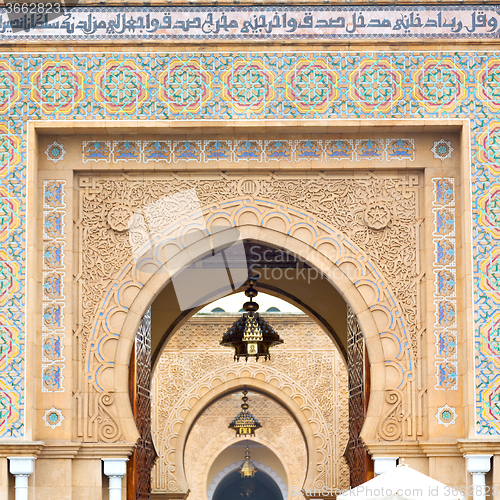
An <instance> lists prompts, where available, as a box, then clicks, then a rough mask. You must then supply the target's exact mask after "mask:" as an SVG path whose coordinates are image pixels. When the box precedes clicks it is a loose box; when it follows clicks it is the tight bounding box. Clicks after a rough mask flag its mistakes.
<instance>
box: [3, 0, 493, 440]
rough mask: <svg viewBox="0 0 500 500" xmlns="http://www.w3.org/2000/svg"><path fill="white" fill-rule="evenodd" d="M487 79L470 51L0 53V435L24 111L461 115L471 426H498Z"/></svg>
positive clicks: (85, 116)
mask: <svg viewBox="0 0 500 500" xmlns="http://www.w3.org/2000/svg"><path fill="white" fill-rule="evenodd" d="M443 8H445V7H443ZM466 8H467V7H464V9H466ZM481 8H486V6H481ZM471 12H472V11H471ZM476 19H477V17H476ZM125 35H126V33H125ZM499 78H500V53H497V52H479V51H468V52H466V51H462V52H460V51H454V52H436V51H434V52H419V51H408V52H368V53H366V52H364V53H357V52H346V53H339V52H330V53H329V52H311V53H307V52H300V53H298V52H276V51H274V52H272V53H265V52H260V53H234V54H231V53H208V52H203V53H187V52H184V53H152V52H147V53H116V54H113V53H96V52H93V53H89V54H86V53H55V54H54V53H52V54H51V53H45V54H37V53H31V54H26V53H19V54H16V53H4V54H1V55H0V81H1V82H2V84H1V85H0V160H1V161H0V179H1V183H0V192H1V195H0V241H1V243H2V245H1V253H0V281H1V282H2V287H1V288H0V336H1V343H0V344H1V345H2V349H3V350H2V356H1V357H0V387H1V389H2V392H1V393H0V437H20V436H22V435H23V432H24V430H23V426H24V343H25V319H24V306H25V302H24V301H25V259H26V241H25V239H26V236H25V212H26V154H27V142H26V140H27V139H26V134H27V122H28V120H31V121H35V120H52V121H55V120H79V121H83V120H92V121H96V120H99V119H109V120H128V119H134V120H186V121H189V120H231V119H246V120H254V119H268V120H290V121H293V120H295V119H314V120H321V119H343V120H351V119H353V120H357V119H379V120H380V119H388V120H389V119H407V120H408V119H448V118H459V119H467V120H469V123H470V137H471V144H470V150H471V183H472V185H471V189H472V215H473V241H474V262H473V273H474V276H473V279H474V306H475V312H474V320H475V322H474V335H475V337H474V339H475V347H476V412H477V413H476V425H477V427H476V431H477V433H478V435H497V436H498V435H500V346H499V345H498V341H497V338H498V330H499V328H500V312H499V310H500V292H499V290H500V280H499V278H498V276H499V275H500V229H499V226H500V215H499V214H500V169H499V167H498V165H500V120H499V119H498V113H499V112H500V88H499V86H498V81H499ZM254 142H255V141H254ZM239 145H240V146H242V147H241V148H240V149H239V152H238V154H239V157H238V159H239V160H241V161H247V158H249V157H257V158H258V157H259V155H260V154H261V152H260V150H259V147H258V145H257V144H254V143H252V141H250V143H249V144H245V145H241V144H239ZM107 147H108V148H110V149H111V148H113V144H108V145H107ZM142 147H143V154H146V153H145V152H146V151H147V149H146V147H145V146H144V145H142ZM42 151H43V149H42ZM235 151H236V147H235V149H234V150H233V155H235V154H236V153H235ZM295 151H297V147H295ZM339 151H340V152H339V153H338V154H342V155H350V154H351V150H350V145H349V143H343V144H342V145H341V147H340V148H339ZM366 151H368V149H367V150H366ZM325 152H327V150H325ZM95 154H96V155H98V154H101V155H104V156H106V155H107V154H108V153H107V152H106V150H104V151H96V152H95ZM133 154H135V153H132V156H133ZM148 154H149V155H150V156H149V161H153V160H155V161H156V160H158V161H161V160H162V159H163V156H165V155H166V154H170V153H169V152H168V151H167V150H161V148H160V149H156V148H154V147H153V148H150V150H149V152H148ZM217 154H221V155H223V154H224V151H221V152H218V153H217ZM352 154H353V155H354V153H353V152H352ZM162 155H163V156H162ZM113 158H115V157H114V156H113V157H111V156H109V162H111V161H113ZM262 158H263V157H262ZM353 158H354V156H353ZM129 161H130V160H129ZM262 161H263V160H262ZM446 161H449V160H444V162H443V165H446ZM436 208H437V207H436ZM47 210H48V209H47ZM45 271H46V272H49V270H45ZM436 299H437V298H436Z"/></svg>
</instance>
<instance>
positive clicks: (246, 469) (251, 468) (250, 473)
mask: <svg viewBox="0 0 500 500" xmlns="http://www.w3.org/2000/svg"><path fill="white" fill-rule="evenodd" d="M256 472H257V467H255V465H254V464H253V462H252V461H251V460H250V448H249V447H248V446H247V449H246V450H245V461H244V462H243V464H242V465H241V467H240V474H241V477H244V478H249V477H254V476H255V473H256Z"/></svg>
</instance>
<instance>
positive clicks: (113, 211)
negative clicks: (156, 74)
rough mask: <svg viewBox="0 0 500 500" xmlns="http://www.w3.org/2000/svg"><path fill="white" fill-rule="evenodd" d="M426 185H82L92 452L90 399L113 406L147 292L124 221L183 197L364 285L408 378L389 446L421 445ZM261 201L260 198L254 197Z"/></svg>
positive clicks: (83, 314)
mask: <svg viewBox="0 0 500 500" xmlns="http://www.w3.org/2000/svg"><path fill="white" fill-rule="evenodd" d="M418 184H419V177H418V176H416V175H415V176H413V175H410V176H408V175H390V176H389V175H379V176H376V175H374V174H366V175H365V174H361V173H360V174H358V175H356V176H355V177H354V178H353V177H349V178H346V177H345V176H342V175H333V174H332V175H326V174H323V173H318V174H308V175H307V176H302V177H301V175H300V174H297V173H295V174H294V175H293V177H290V176H287V175H281V174H280V175H277V174H276V175H274V174H269V175H258V176H247V177H245V176H243V177H241V176H230V175H228V174H218V173H210V174H204V175H203V176H201V175H199V174H191V175H180V174H175V175H174V174H162V175H156V176H154V177H147V178H143V177H141V178H134V177H127V178H124V177H122V176H111V175H106V176H95V177H81V178H80V206H79V208H80V215H79V217H80V218H79V222H78V229H79V234H80V255H81V257H80V272H79V275H78V284H79V290H80V300H79V304H82V307H81V310H80V313H79V314H80V320H79V329H78V330H77V332H76V335H77V338H78V343H79V348H80V354H79V360H80V362H81V363H82V367H83V369H82V370H80V373H82V372H83V373H86V374H87V375H86V378H85V380H80V381H79V382H78V389H77V391H76V398H77V400H78V404H79V405H80V404H83V405H84V406H83V407H82V409H81V410H79V414H80V415H82V416H83V420H82V422H81V423H79V433H80V435H81V436H82V437H83V439H84V440H87V441H90V442H92V441H94V440H98V439H99V437H98V435H96V434H95V432H94V431H93V430H92V429H93V427H92V426H89V425H87V424H86V423H85V421H86V420H88V421H89V422H95V418H96V415H97V414H96V409H97V407H95V408H94V410H93V411H91V410H90V408H89V407H88V405H87V407H85V405H86V404H87V403H85V398H83V397H82V394H84V393H86V392H90V393H104V394H106V395H107V396H108V397H110V398H112V390H113V388H112V385H111V384H110V383H109V381H108V380H106V379H105V378H104V377H103V376H101V375H100V374H101V373H106V372H107V371H106V370H103V369H102V368H103V367H110V368H112V366H113V353H114V352H115V349H116V342H117V332H119V331H120V328H121V324H123V318H124V317H125V315H126V311H127V307H128V306H129V305H130V303H131V301H132V300H133V298H134V297H135V296H136V295H137V294H138V293H139V291H140V290H141V288H142V286H143V284H142V283H141V282H140V281H139V279H138V278H137V276H136V275H135V272H134V262H133V260H132V250H131V246H130V242H129V236H128V232H127V231H124V230H123V227H124V224H125V223H124V221H125V220H126V217H127V214H133V213H134V212H137V211H138V210H141V209H142V208H143V207H145V206H149V207H156V206H159V200H161V199H162V198H164V197H168V196H173V197H175V194H176V193H179V192H181V191H183V192H187V191H189V192H194V193H196V196H197V197H198V199H199V201H200V205H201V207H202V215H203V217H209V216H210V217H211V219H212V220H213V219H216V220H218V221H223V222H224V224H225V225H227V226H228V227H235V226H236V227H237V226H238V224H239V221H241V220H246V221H247V223H248V221H251V224H254V225H256V226H261V227H271V228H273V229H274V230H278V231H280V232H283V233H284V234H290V235H293V236H294V237H297V238H299V239H301V240H302V241H304V242H306V243H308V244H309V245H310V247H311V248H317V249H318V250H319V251H320V252H321V253H324V254H325V255H327V256H328V258H330V259H331V260H333V261H334V262H335V263H336V264H337V265H338V266H340V267H341V268H342V266H343V265H344V266H347V267H350V266H351V264H354V266H353V267H352V272H354V273H355V274H356V276H353V277H351V279H352V280H353V282H354V283H355V286H356V287H357V288H358V290H359V291H360V292H361V293H362V294H364V292H366V293H367V295H366V296H365V295H364V296H365V298H367V297H369V298H367V303H368V305H369V307H370V309H371V310H372V311H376V312H377V314H378V315H379V316H382V317H384V318H386V319H384V320H383V322H385V323H386V324H387V325H389V326H388V328H387V330H386V331H384V332H381V339H382V342H383V343H384V349H386V350H387V352H393V353H395V354H394V356H393V357H392V358H390V362H389V363H388V365H387V366H388V367H391V366H394V368H395V369H396V372H397V373H398V374H399V375H398V377H400V378H399V380H398V381H397V382H396V384H395V385H396V386H395V387H394V388H389V389H390V390H391V391H398V393H399V394H400V396H401V401H402V404H403V412H404V420H405V421H406V422H408V423H407V425H406V426H402V428H401V432H400V433H398V434H396V435H393V436H391V439H401V438H405V437H407V438H408V437H409V438H411V439H415V438H416V431H415V429H416V425H413V424H412V422H410V420H411V419H413V418H416V411H415V410H414V408H413V402H412V396H411V394H412V391H415V388H414V387H413V385H414V381H415V380H416V376H415V375H416V374H415V370H416V358H417V355H416V354H417V353H416V351H417V331H418V324H417V318H418V317H419V316H418V314H419V313H418V302H417V288H418V283H419V277H418V261H417V256H418V224H419V220H418V209H417V207H418V200H417V199H418V189H419V187H418ZM256 193H258V198H254V197H253V195H254V194H256ZM235 196H236V197H235ZM155 216H157V217H160V218H161V217H162V215H161V213H158V214H152V216H151V217H150V218H151V219H152V220H154V217H155ZM245 218H246V219H245ZM187 221H188V222H187V223H189V217H188V218H187ZM282 226H283V227H282ZM179 227H180V226H179ZM183 227H184V228H185V227H187V226H185V225H184V226H183ZM159 236H161V235H159ZM373 297H375V298H373ZM377 297H378V298H377ZM103 346H107V348H104V347H103ZM99 377H101V378H99ZM387 402H388V403H389V404H391V403H392V402H393V400H392V399H391V398H388V399H387ZM111 406H112V405H111ZM415 408H418V405H417V406H416V407H415ZM110 410H112V408H110ZM108 414H109V415H112V411H110V412H108ZM388 418H389V417H388ZM89 429H90V430H91V431H89ZM117 436H118V437H117V439H119V433H118V434H117Z"/></svg>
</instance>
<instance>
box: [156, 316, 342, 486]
mask: <svg viewBox="0 0 500 500" xmlns="http://www.w3.org/2000/svg"><path fill="white" fill-rule="evenodd" d="M196 320H197V321H193V320H191V321H189V322H188V323H187V324H186V325H184V326H183V327H182V328H181V329H180V330H178V332H177V333H176V334H175V335H174V337H173V338H172V339H171V341H169V343H168V344H167V347H166V349H165V351H164V352H163V353H162V355H161V358H160V360H159V362H158V365H157V368H156V370H155V373H154V378H153V380H154V382H153V393H152V394H153V396H152V409H153V437H154V440H155V446H156V448H157V450H158V454H159V457H160V458H159V459H158V462H157V465H156V469H155V471H154V473H153V481H154V482H153V485H154V488H157V489H158V490H159V491H177V490H178V488H179V477H178V476H179V473H180V471H178V470H176V467H175V463H174V462H175V461H174V456H175V453H176V444H177V443H176V442H177V439H178V429H179V427H180V425H181V424H182V422H183V421H184V420H185V419H186V415H187V414H188V413H189V412H190V411H191V408H192V405H193V403H192V402H193V401H194V400H197V399H199V398H200V397H201V396H202V395H203V394H204V393H205V392H206V391H207V390H212V389H214V388H215V387H216V386H217V384H219V383H220V382H221V381H229V380H232V379H235V378H240V377H242V376H246V377H247V378H252V379H256V380H260V381H263V382H266V383H267V384H269V386H270V387H277V388H278V389H280V390H281V391H284V392H286V393H287V394H289V395H290V397H291V398H292V399H294V400H295V401H296V402H297V403H298V404H299V406H300V407H301V410H302V411H303V412H304V414H306V415H307V416H308V420H309V422H310V423H311V425H312V426H313V428H314V430H315V442H316V447H317V457H318V458H317V463H315V464H314V467H315V468H316V470H315V473H314V487H315V488H322V487H323V486H328V487H330V486H334V487H340V486H346V485H345V484H343V482H342V478H343V477H344V478H345V477H347V476H346V475H345V466H346V465H345V460H344V459H343V457H342V455H343V452H344V449H345V447H346V444H347V440H348V427H347V422H348V405H347V397H348V393H347V392H348V391H347V372H346V369H345V366H344V365H343V363H342V361H341V357H340V354H339V353H338V351H337V350H336V349H335V347H334V345H333V343H332V341H331V340H330V339H329V338H328V336H327V335H326V334H325V333H324V332H323V331H322V330H321V328H320V327H319V326H318V325H316V324H315V323H314V322H313V321H311V320H307V321H306V322H304V321H293V320H289V321H286V320H280V319H279V318H273V320H272V321H273V327H275V328H276V330H277V331H278V332H279V334H280V336H281V337H282V338H283V339H284V341H285V343H284V344H283V346H281V347H278V348H276V349H274V351H273V356H272V359H271V360H270V361H268V362H266V363H265V364H261V363H259V364H257V363H245V364H243V363H231V362H228V361H229V360H231V352H230V350H229V349H221V348H220V347H219V346H218V340H219V338H220V337H221V336H222V334H223V332H224V331H225V330H226V329H227V328H228V326H229V325H230V324H232V322H233V321H234V317H233V318H231V317H230V318H225V319H224V318H221V320H220V322H217V323H205V322H201V318H196ZM306 343H307V346H308V347H307V349H306V348H305V347H304V345H305V344H306ZM200 346H203V348H200ZM290 374H293V376H290ZM220 401H224V399H223V400H220ZM239 403H240V401H239V400H238V401H237V404H236V405H233V406H234V408H232V411H231V412H226V413H227V416H226V420H225V421H224V422H223V424H224V425H222V426H220V425H219V427H217V426H216V425H215V426H212V428H210V429H205V430H204V431H203V432H201V433H200V431H199V430H197V427H198V426H199V424H201V425H202V426H203V419H205V420H206V419H207V418H209V417H210V416H215V415H220V414H221V413H223V410H224V407H220V406H221V405H220V402H218V403H214V404H213V405H212V406H210V407H209V408H208V409H207V412H206V414H205V413H203V414H202V416H201V417H200V419H199V420H197V422H196V424H195V426H194V427H193V429H192V431H191V433H190V434H189V438H188V441H187V444H186V449H185V457H184V460H183V463H184V464H186V476H187V479H188V484H189V488H190V490H191V491H192V492H193V491H196V488H198V487H200V485H199V484H198V481H196V482H194V484H192V482H193V481H194V480H195V477H194V476H192V475H191V478H190V473H189V470H188V464H191V463H192V462H193V457H195V456H196V457H197V464H198V466H197V467H194V465H193V466H192V468H193V469H194V470H197V471H198V475H199V473H200V471H202V470H203V466H202V464H206V463H208V461H209V459H210V458H211V457H212V456H213V454H214V453H215V451H216V450H217V449H218V448H219V447H220V446H221V445H222V444H223V443H224V442H227V441H228V440H229V439H231V438H232V437H234V431H230V430H229V429H228V422H229V421H230V420H231V418H232V417H233V416H234V415H235V414H236V413H237V412H238V411H239V408H238V405H239ZM270 403H272V402H270ZM274 405H275V406H276V403H274ZM251 408H252V409H251V411H252V412H253V413H254V414H255V415H256V416H257V417H258V418H259V419H261V420H262V422H261V423H262V425H263V427H262V429H259V430H258V437H259V438H262V439H263V440H265V441H267V442H269V443H270V444H272V445H273V446H274V448H275V449H277V450H279V451H280V453H281V454H282V456H283V457H284V458H285V460H286V462H287V463H288V464H289V466H290V469H291V474H292V477H293V480H294V484H295V485H299V486H300V488H301V487H302V486H303V481H304V477H305V473H306V470H307V463H306V464H303V463H301V461H300V460H299V457H301V456H302V454H303V453H302V449H303V447H304V441H303V438H302V436H300V439H294V434H293V433H289V434H288V436H287V431H286V430H285V429H283V428H282V427H283V425H282V423H280V422H278V421H275V418H274V417H275V416H280V415H277V413H278V412H277V411H276V409H273V410H274V411H273V418H270V419H266V418H265V416H266V414H268V413H269V411H268V410H267V409H266V408H265V407H264V406H263V405H262V404H261V405H259V404H258V402H257V403H255V402H252V406H251ZM281 414H284V415H285V416H288V417H289V414H288V413H287V412H286V411H285V410H283V409H281ZM262 416H264V418H263V419H262V418H261V417H262ZM281 416H283V415H281ZM289 419H290V417H289ZM212 424H213V422H212ZM212 424H211V425H212ZM219 424H220V422H219ZM293 426H294V429H297V430H298V428H297V424H295V422H293ZM209 427H210V426H209ZM215 427H217V429H216V432H215V431H214V429H215ZM192 433H194V435H193V434H192ZM299 433H300V431H299ZM201 436H203V437H201ZM190 443H191V447H190ZM193 443H195V444H196V446H195V451H193V450H192V449H191V448H192V447H193ZM204 443H206V447H204ZM177 452H179V450H178V449H177ZM302 473H303V474H302ZM343 473H344V474H343ZM300 488H299V489H300Z"/></svg>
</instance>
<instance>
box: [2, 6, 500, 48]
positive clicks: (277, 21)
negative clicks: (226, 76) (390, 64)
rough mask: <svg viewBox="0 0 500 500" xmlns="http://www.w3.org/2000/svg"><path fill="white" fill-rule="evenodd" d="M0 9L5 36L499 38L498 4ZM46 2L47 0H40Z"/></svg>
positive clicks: (150, 38)
mask: <svg viewBox="0 0 500 500" xmlns="http://www.w3.org/2000/svg"><path fill="white" fill-rule="evenodd" d="M11 5H13V6H16V5H17V6H18V8H17V10H18V12H15V11H14V9H15V7H9V8H2V9H1V10H0V20H1V26H0V28H1V30H2V39H3V40H52V41H58V40H81V41H84V40H112V41H118V40H137V41H142V40H193V41H204V40H263V39H264V40H273V39H279V40H334V39H374V38H378V39H395V40H397V39H407V40H411V39H420V38H426V39H427V38H431V39H443V38H451V39H453V38H462V39H464V38H465V39H467V38H499V28H500V14H499V9H498V7H497V6H495V5H467V6H464V5H446V6H445V5H419V6H406V5H403V6H396V5H388V6H334V5H322V6H311V5H308V6H290V7H286V6H281V5H272V6H268V7H267V6H257V7H246V6H239V7H231V6H220V7H216V6H211V7H197V6H196V7H195V6H193V7H161V8H159V7H156V8H155V7H148V8H145V7H102V6H101V7H98V6H92V7H91V8H89V7H74V8H71V9H67V8H64V7H63V8H62V10H63V11H64V15H62V13H61V12H60V9H59V8H57V7H53V6H50V7H49V5H50V4H46V5H47V7H45V8H42V11H41V12H40V10H39V8H38V5H40V4H30V5H34V6H35V7H31V8H27V9H26V12H25V13H23V12H21V11H20V10H19V5H20V4H16V3H12V4H11ZM41 5H43V4H41ZM57 5H58V4H57Z"/></svg>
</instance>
